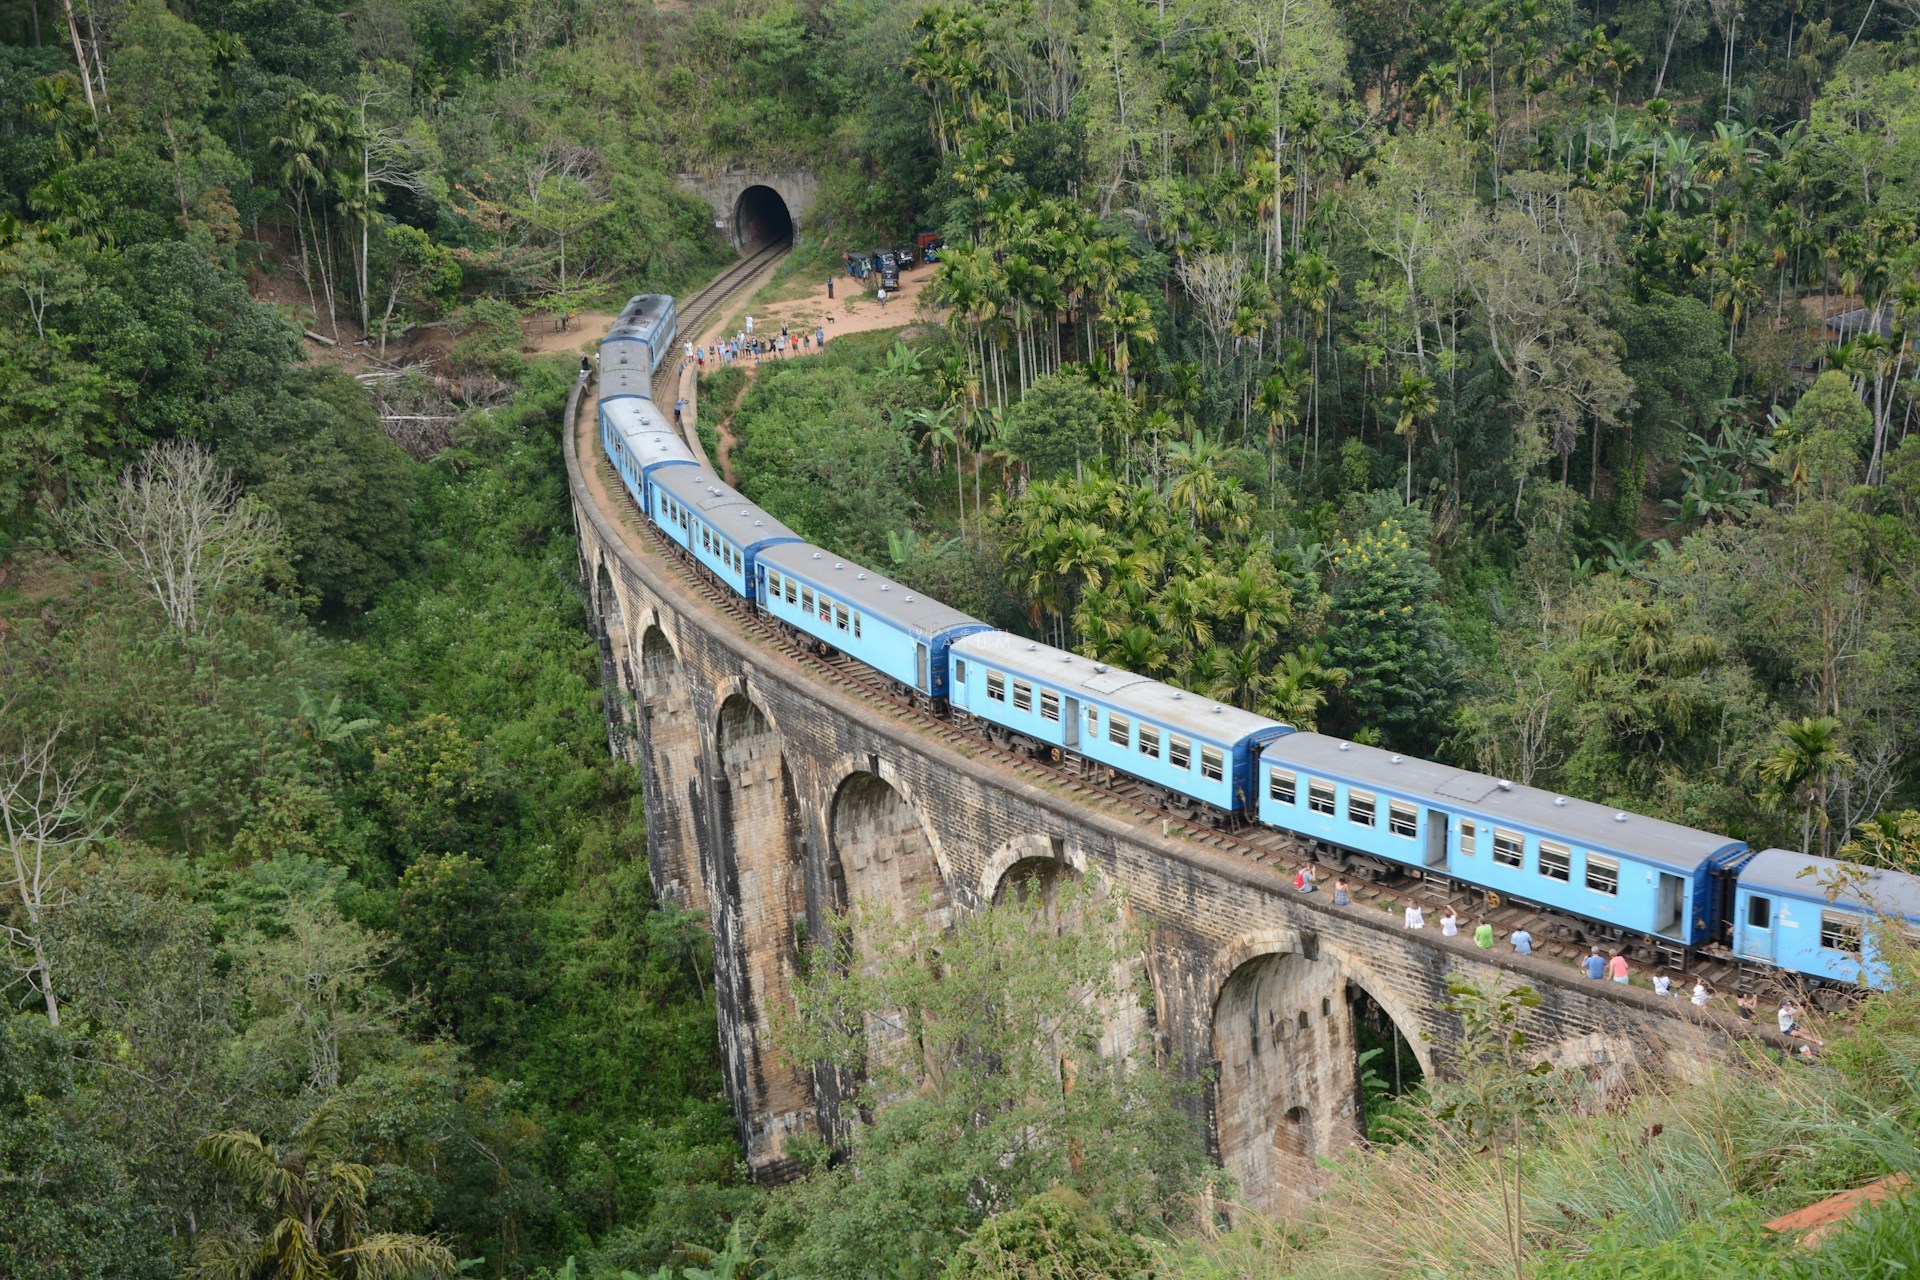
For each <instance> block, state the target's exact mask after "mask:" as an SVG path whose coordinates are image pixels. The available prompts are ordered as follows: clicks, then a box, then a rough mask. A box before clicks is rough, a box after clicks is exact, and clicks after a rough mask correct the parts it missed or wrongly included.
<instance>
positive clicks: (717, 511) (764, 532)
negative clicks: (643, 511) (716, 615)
mask: <svg viewBox="0 0 1920 1280" xmlns="http://www.w3.org/2000/svg"><path fill="white" fill-rule="evenodd" d="M647 479H648V485H649V497H650V499H651V507H650V508H649V509H647V517H648V518H649V519H650V520H652V521H653V522H654V524H655V525H657V526H659V528H660V530H661V532H663V533H665V534H666V535H667V536H668V537H669V538H672V539H673V540H674V541H675V542H676V543H678V544H679V545H680V546H681V548H682V549H684V550H685V551H686V552H687V554H688V555H690V556H692V557H693V559H694V560H695V561H697V562H698V563H699V564H701V565H702V566H704V567H705V568H706V569H707V571H708V572H710V573H712V574H713V575H714V576H715V577H716V578H718V579H720V581H722V582H724V583H726V584H727V586H728V588H729V589H731V590H732V591H733V593H734V594H735V595H738V596H746V595H748V594H749V592H748V589H747V584H748V583H749V582H751V581H753V572H754V559H755V557H756V556H758V555H759V553H760V552H761V551H762V550H763V549H765V548H766V547H769V546H773V545H775V544H778V543H783V542H798V541H800V536H799V535H798V534H796V533H794V531H793V530H791V529H789V528H787V526H785V525H783V524H781V523H780V522H779V521H778V520H775V519H774V518H773V517H772V516H770V515H768V514H767V513H766V512H764V511H762V510H761V509H760V508H759V507H756V506H754V505H753V504H752V503H751V502H748V501H747V500H746V499H745V498H744V497H742V496H741V495H740V493H739V491H738V490H736V489H734V488H732V487H731V486H729V485H727V484H726V483H725V482H723V481H721V480H718V479H716V478H714V477H713V476H711V475H709V474H708V473H707V471H706V469H705V468H703V467H657V468H655V469H654V470H653V471H652V473H651V474H650V475H649V476H648V478H647Z"/></svg>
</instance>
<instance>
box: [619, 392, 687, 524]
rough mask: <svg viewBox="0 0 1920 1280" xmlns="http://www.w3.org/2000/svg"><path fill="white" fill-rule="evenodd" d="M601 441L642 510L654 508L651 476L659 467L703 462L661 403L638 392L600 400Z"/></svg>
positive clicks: (648, 510) (649, 510)
mask: <svg viewBox="0 0 1920 1280" xmlns="http://www.w3.org/2000/svg"><path fill="white" fill-rule="evenodd" d="M600 443H601V445H602V446H603V447H604V448H605V449H606V451H607V457H609V458H611V459H613V465H614V469H615V470H617V471H618V472H619V473H620V478H621V480H622V481H624V482H625V484H626V486H627V490H628V492H630V493H632V494H633V495H634V497H635V499H636V500H637V501H638V502H639V503H640V509H641V510H642V511H647V512H651V511H652V510H653V497H652V491H651V488H650V486H649V483H648V479H647V477H648V475H649V474H650V473H652V472H653V471H654V470H655V469H656V468H658V467H665V466H689V467H697V466H698V465H699V463H698V461H697V460H696V459H695V458H694V456H693V452H692V450H690V449H688V448H687V444H686V441H685V440H683V439H682V438H681V436H680V433H679V432H678V431H675V430H674V429H673V427H672V426H671V425H670V424H669V423H668V422H667V421H666V418H665V416H664V415H662V414H661V412H660V408H659V406H658V405H656V404H654V402H653V401H651V400H644V399H641V398H640V397H638V396H624V397H622V398H620V399H618V400H612V401H607V400H602V401H601V402H600Z"/></svg>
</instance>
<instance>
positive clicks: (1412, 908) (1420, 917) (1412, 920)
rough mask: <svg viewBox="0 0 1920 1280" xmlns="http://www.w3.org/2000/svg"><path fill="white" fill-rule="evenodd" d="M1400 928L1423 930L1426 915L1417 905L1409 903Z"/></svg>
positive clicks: (1425, 925) (1425, 923)
mask: <svg viewBox="0 0 1920 1280" xmlns="http://www.w3.org/2000/svg"><path fill="white" fill-rule="evenodd" d="M1400 927H1401V928H1403V929H1424V928H1426V927H1427V913H1426V912H1424V911H1422V910H1421V909H1420V904H1419V903H1417V902H1410V903H1408V904H1407V917H1406V919H1405V920H1403V921H1402V922H1401V924H1400Z"/></svg>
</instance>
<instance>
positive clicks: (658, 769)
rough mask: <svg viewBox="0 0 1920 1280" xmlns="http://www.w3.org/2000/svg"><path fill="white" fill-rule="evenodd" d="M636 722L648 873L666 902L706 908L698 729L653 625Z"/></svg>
mask: <svg viewBox="0 0 1920 1280" xmlns="http://www.w3.org/2000/svg"><path fill="white" fill-rule="evenodd" d="M639 693H640V697H639V718H640V737H641V740H642V748H643V757H642V764H643V766H644V768H645V777H646V797H647V846H648V853H649V857H648V870H649V872H650V873H651V875H652V877H653V889H654V893H655V895H656V896H658V897H659V898H660V899H662V900H663V901H667V902H672V903H675V904H677V905H679V906H682V907H685V908H687V909H689V910H693V911H700V912H705V911H706V910H707V907H708V894H707V878H706V875H705V874H704V871H703V867H702V861H703V860H702V858H701V856H700V853H701V848H700V838H699V832H698V829H697V827H696V824H695V822H694V815H695V813H696V812H697V811H698V810H697V805H698V797H697V790H696V789H697V788H698V786H699V783H700V729H699V725H698V724H697V723H696V722H695V719H694V714H693V694H692V691H691V690H690V689H689V688H688V686H687V678H686V674H685V672H684V671H682V669H681V667H680V658H679V655H678V654H676V653H675V652H674V649H673V644H672V642H671V641H669V640H668V639H667V635H666V632H665V631H664V630H662V629H661V627H660V623H659V621H658V620H657V619H656V620H654V621H652V622H649V623H648V625H647V628H646V630H645V631H644V632H642V633H641V636H640V680H639Z"/></svg>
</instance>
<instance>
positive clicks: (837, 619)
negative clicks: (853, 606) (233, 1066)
mask: <svg viewBox="0 0 1920 1280" xmlns="http://www.w3.org/2000/svg"><path fill="white" fill-rule="evenodd" d="M833 629H834V630H835V631H850V630H852V629H853V619H852V617H850V616H849V615H848V613H847V606H845V605H843V604H836V605H834V606H833Z"/></svg>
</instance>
